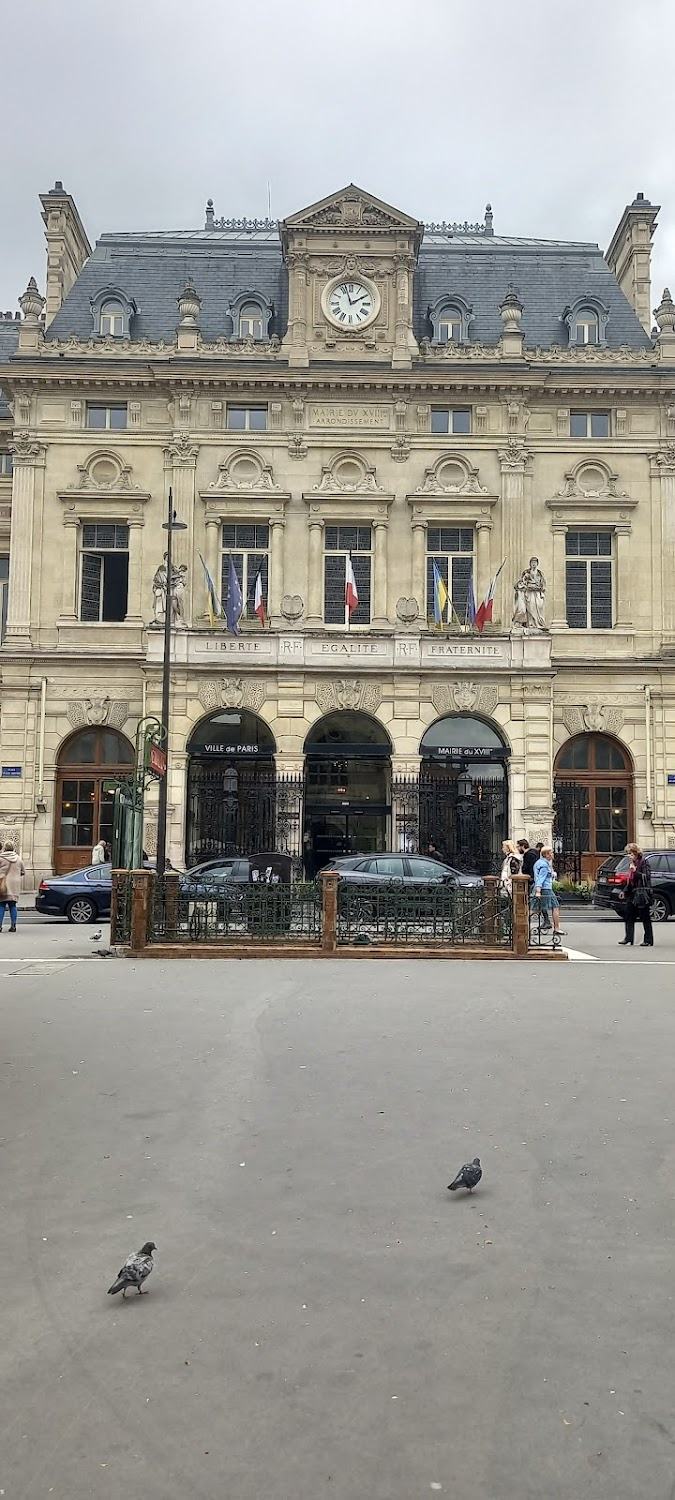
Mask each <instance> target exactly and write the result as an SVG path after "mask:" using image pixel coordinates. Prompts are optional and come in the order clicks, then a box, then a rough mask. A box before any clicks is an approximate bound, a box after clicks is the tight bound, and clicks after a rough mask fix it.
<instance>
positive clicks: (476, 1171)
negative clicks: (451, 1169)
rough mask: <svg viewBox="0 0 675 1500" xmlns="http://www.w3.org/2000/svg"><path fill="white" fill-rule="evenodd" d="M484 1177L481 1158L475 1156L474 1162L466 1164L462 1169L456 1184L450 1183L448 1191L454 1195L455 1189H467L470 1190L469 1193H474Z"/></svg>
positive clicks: (455, 1181)
mask: <svg viewBox="0 0 675 1500" xmlns="http://www.w3.org/2000/svg"><path fill="white" fill-rule="evenodd" d="M482 1176H483V1168H482V1167H481V1164H480V1157H479V1156H474V1159H473V1161H468V1162H466V1164H465V1165H464V1166H463V1167H461V1168H460V1170H459V1172H458V1173H457V1176H456V1178H455V1180H454V1182H449V1183H448V1190H449V1192H451V1193H454V1191H455V1188H458V1187H465V1188H468V1189H469V1192H470V1193H471V1192H473V1189H474V1188H475V1187H478V1184H479V1182H480V1180H481V1177H482Z"/></svg>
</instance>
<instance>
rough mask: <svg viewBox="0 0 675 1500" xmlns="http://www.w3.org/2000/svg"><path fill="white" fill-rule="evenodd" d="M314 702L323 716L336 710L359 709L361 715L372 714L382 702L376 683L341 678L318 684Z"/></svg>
mask: <svg viewBox="0 0 675 1500" xmlns="http://www.w3.org/2000/svg"><path fill="white" fill-rule="evenodd" d="M316 701H317V703H318V705H319V708H320V709H322V711H323V713H325V714H327V713H330V712H331V711H332V710H333V709H336V708H351V709H360V710H362V712H363V713H369V714H374V713H376V712H377V710H378V708H379V706H380V704H381V702H382V688H381V686H380V684H379V683H378V682H361V681H360V680H359V678H357V677H341V678H339V679H338V680H337V681H336V682H320V683H318V684H317V689H316Z"/></svg>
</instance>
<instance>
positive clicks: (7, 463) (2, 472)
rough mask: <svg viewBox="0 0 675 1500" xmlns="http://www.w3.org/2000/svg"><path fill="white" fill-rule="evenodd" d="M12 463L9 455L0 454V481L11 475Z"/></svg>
mask: <svg viewBox="0 0 675 1500" xmlns="http://www.w3.org/2000/svg"><path fill="white" fill-rule="evenodd" d="M13 468H14V463H13V460H12V455H11V453H4V452H3V453H0V479H5V478H7V476H8V475H9V474H11V473H12V470H13Z"/></svg>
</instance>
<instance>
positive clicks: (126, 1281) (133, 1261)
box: [108, 1240, 157, 1300]
mask: <svg viewBox="0 0 675 1500" xmlns="http://www.w3.org/2000/svg"><path fill="white" fill-rule="evenodd" d="M156 1249H157V1246H156V1245H153V1242H152V1240H146V1242H145V1244H144V1246H143V1249H142V1250H132V1252H131V1255H128V1256H127V1258H126V1260H125V1262H124V1265H123V1266H122V1269H121V1271H118V1273H117V1280H116V1281H113V1284H112V1286H109V1287H108V1296H109V1297H114V1296H115V1293H116V1292H121V1293H122V1300H124V1299H125V1297H126V1295H127V1287H128V1286H135V1287H136V1289H137V1291H138V1293H139V1296H142V1295H143V1290H142V1288H143V1282H144V1281H145V1280H146V1278H147V1277H148V1276H149V1275H150V1272H151V1270H152V1264H153V1262H152V1252H153V1250H156Z"/></svg>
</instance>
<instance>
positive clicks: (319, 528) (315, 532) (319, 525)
mask: <svg viewBox="0 0 675 1500" xmlns="http://www.w3.org/2000/svg"><path fill="white" fill-rule="evenodd" d="M307 594H308V601H307V602H308V608H307V624H308V625H321V624H322V622H323V521H322V520H319V519H318V518H317V517H316V516H310V520H309V586H308V590H307Z"/></svg>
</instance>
